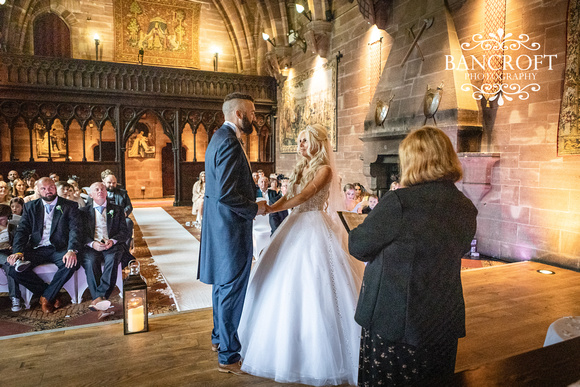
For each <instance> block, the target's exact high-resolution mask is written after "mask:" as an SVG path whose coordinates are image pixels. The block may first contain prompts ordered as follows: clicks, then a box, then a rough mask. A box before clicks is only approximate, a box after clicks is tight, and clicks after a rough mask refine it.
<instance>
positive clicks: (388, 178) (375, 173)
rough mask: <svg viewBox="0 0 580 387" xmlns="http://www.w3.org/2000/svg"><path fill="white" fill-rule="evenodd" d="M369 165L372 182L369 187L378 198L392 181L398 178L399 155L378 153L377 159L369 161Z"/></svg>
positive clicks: (385, 191)
mask: <svg viewBox="0 0 580 387" xmlns="http://www.w3.org/2000/svg"><path fill="white" fill-rule="evenodd" d="M370 167H371V170H370V172H371V176H372V177H373V183H374V184H373V185H374V187H371V189H372V190H374V191H375V192H376V193H377V196H378V197H379V198H380V197H382V196H383V195H384V194H385V193H387V191H389V188H390V187H391V183H392V182H393V181H398V180H399V156H398V155H378V156H377V160H376V161H375V162H374V163H371V164H370Z"/></svg>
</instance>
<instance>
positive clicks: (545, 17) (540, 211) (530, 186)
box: [454, 0, 580, 270]
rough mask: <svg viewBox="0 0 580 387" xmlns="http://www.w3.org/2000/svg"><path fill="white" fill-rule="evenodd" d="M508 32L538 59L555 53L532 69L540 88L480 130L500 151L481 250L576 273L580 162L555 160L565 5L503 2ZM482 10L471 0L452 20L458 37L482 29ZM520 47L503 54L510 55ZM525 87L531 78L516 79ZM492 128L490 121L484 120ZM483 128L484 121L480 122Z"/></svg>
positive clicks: (481, 226) (489, 146)
mask: <svg viewBox="0 0 580 387" xmlns="http://www.w3.org/2000/svg"><path fill="white" fill-rule="evenodd" d="M507 4H508V6H507V14H506V32H507V33H510V32H511V33H512V34H513V35H514V36H515V37H517V36H519V35H520V34H527V35H529V37H530V42H538V43H540V45H541V49H540V50H539V52H538V54H540V55H542V54H546V55H548V54H550V55H557V58H556V59H554V60H553V69H552V70H549V69H548V63H547V62H546V61H544V63H543V65H541V66H539V69H538V71H527V72H526V73H530V72H534V73H536V75H535V82H536V83H538V84H539V85H540V88H541V89H540V90H539V91H538V92H535V93H530V97H529V99H527V100H520V99H518V98H515V99H514V100H513V101H506V103H505V105H504V106H500V107H498V108H497V110H496V111H495V112H494V111H493V109H492V110H491V111H490V113H491V114H492V116H493V115H495V122H494V123H493V125H491V126H490V127H489V129H488V130H486V131H485V132H484V139H483V142H482V150H484V151H485V150H487V151H488V152H497V153H499V155H500V160H499V163H498V164H497V165H496V166H495V167H494V168H493V170H492V176H491V190H490V191H489V192H488V193H487V194H486V195H485V196H484V197H483V198H481V199H480V200H474V201H475V203H476V205H477V207H478V209H479V217H478V230H477V237H478V240H479V251H480V252H481V253H483V254H486V255H490V256H493V257H499V258H504V259H509V260H528V259H535V260H540V261H545V262H549V263H554V264H559V265H564V266H566V267H570V268H575V269H576V270H578V269H580V258H579V257H580V222H579V221H578V219H580V213H579V212H580V204H578V199H579V198H580V173H579V171H580V160H578V158H577V157H573V156H565V157H558V155H557V132H558V117H559V109H560V101H561V96H562V83H563V74H564V60H565V56H566V14H567V1H562V0H560V1H553V2H546V1H540V0H537V1H525V2H524V1H511V2H508V3H507ZM482 15H483V7H482V5H481V4H480V2H476V1H469V2H467V4H466V5H465V6H464V7H463V8H462V9H460V10H459V11H458V12H457V14H456V15H454V17H455V20H456V23H457V26H458V35H459V37H460V40H461V41H462V42H463V41H467V40H470V39H471V36H472V35H473V34H475V33H481V32H482V30H483V28H484V27H483V23H482V20H483V16H482ZM522 53H524V52H523V50H519V51H518V50H512V51H510V52H506V54H511V55H512V56H514V57H515V56H517V55H519V54H522ZM519 83H520V84H522V85H524V84H526V83H530V82H529V81H522V82H519ZM488 125H489V123H488ZM484 126H485V124H484Z"/></svg>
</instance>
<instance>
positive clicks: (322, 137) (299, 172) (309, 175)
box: [286, 124, 330, 199]
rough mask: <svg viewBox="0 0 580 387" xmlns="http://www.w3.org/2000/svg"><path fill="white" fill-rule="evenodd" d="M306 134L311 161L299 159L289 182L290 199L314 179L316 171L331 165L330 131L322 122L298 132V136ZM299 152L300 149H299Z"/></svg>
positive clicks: (288, 195) (304, 158) (288, 194)
mask: <svg viewBox="0 0 580 387" xmlns="http://www.w3.org/2000/svg"><path fill="white" fill-rule="evenodd" d="M302 134H304V135H305V136H306V139H307V140H308V144H309V146H308V149H307V151H306V153H307V154H308V156H310V161H309V160H308V159H307V158H306V157H303V158H302V160H300V161H298V163H297V164H296V167H294V170H293V171H292V174H291V175H290V182H289V184H288V193H287V194H286V196H287V197H288V199H290V198H291V197H293V196H296V195H297V194H298V192H299V191H300V190H302V189H303V188H304V187H306V185H307V184H308V183H310V182H311V181H312V179H313V178H314V175H316V172H317V171H318V170H319V169H320V168H321V167H323V166H325V165H330V160H329V155H328V149H327V148H328V131H327V130H326V128H325V127H324V126H322V125H320V124H312V125H308V126H307V127H306V128H305V129H304V130H302V131H301V132H300V133H299V134H298V138H300V136H301V135H302ZM298 152H299V151H298ZM306 167H308V171H307V172H306V173H304V169H305V168H306Z"/></svg>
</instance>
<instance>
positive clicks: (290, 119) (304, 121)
mask: <svg viewBox="0 0 580 387" xmlns="http://www.w3.org/2000/svg"><path fill="white" fill-rule="evenodd" d="M335 80H336V66H335V65H334V63H325V64H323V65H320V66H317V67H315V68H313V69H310V70H308V71H306V72H304V73H300V74H297V75H296V76H295V77H292V78H289V79H288V80H286V82H284V89H283V91H282V98H283V108H282V114H281V122H280V136H279V138H280V151H281V152H282V153H296V146H297V138H298V133H300V131H301V130H302V129H304V128H305V127H306V126H307V125H309V124H321V125H324V126H325V127H326V128H328V130H329V133H330V141H331V145H332V148H333V150H335V151H336V123H335V119H334V118H335V105H336V104H335V91H334V88H335Z"/></svg>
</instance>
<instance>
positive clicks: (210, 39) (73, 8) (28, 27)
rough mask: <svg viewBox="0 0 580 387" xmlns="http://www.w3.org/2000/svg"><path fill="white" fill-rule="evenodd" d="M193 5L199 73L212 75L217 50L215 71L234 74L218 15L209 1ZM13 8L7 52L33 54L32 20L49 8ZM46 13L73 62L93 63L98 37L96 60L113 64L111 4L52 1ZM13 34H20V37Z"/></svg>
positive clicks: (84, 0)
mask: <svg viewBox="0 0 580 387" xmlns="http://www.w3.org/2000/svg"><path fill="white" fill-rule="evenodd" d="M196 2H197V3H200V4H201V5H202V6H201V14H200V20H201V25H200V31H199V55H200V58H199V59H200V70H208V71H213V55H214V49H218V50H219V52H220V54H219V66H218V71H223V72H237V65H236V59H235V56H234V51H233V47H232V44H231V42H230V39H229V36H228V33H227V31H226V28H225V25H224V21H223V19H222V17H221V15H220V14H219V12H218V10H217V9H216V7H215V6H214V4H213V2H212V1H211V0H199V1H196ZM14 7H15V9H14V10H12V14H11V15H12V17H11V20H10V22H11V24H12V25H11V29H12V31H11V36H10V38H11V39H12V41H11V42H10V44H9V48H10V49H11V51H13V52H19V51H20V52H23V53H26V54H32V53H33V52H34V47H33V39H32V24H33V21H34V17H36V16H38V15H40V14H42V13H45V12H48V11H49V7H47V4H42V3H40V4H38V5H37V6H36V7H35V8H34V9H28V8H27V9H22V8H20V6H19V3H18V4H16V5H15V6H14ZM50 11H51V12H54V13H56V14H57V15H59V16H60V17H61V18H62V19H63V20H64V21H65V22H66V23H67V25H68V26H69V28H70V31H71V42H72V44H71V48H72V56H73V58H75V59H88V60H95V41H94V36H95V34H98V35H99V41H100V44H99V59H100V60H103V61H108V62H112V61H113V58H114V41H115V32H114V25H113V23H114V18H113V2H112V1H111V0H99V1H87V0H80V1H71V0H52V1H51V2H50ZM24 15H26V16H24ZM22 23H24V24H22ZM16 31H21V34H22V35H24V37H22V36H21V35H20V34H19V33H16ZM135 63H137V58H135Z"/></svg>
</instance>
